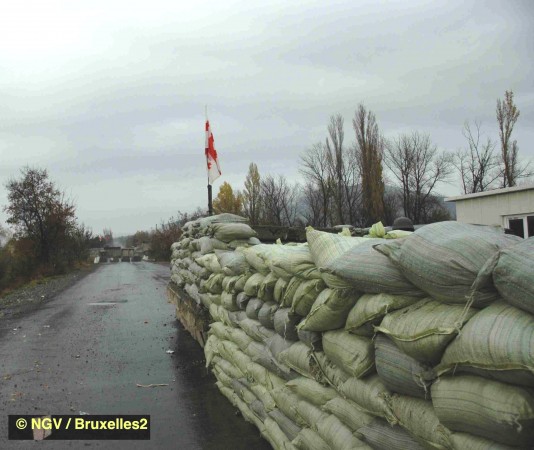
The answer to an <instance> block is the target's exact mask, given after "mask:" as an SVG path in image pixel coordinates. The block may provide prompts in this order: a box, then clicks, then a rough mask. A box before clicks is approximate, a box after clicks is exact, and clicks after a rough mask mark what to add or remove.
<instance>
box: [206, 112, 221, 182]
mask: <svg viewBox="0 0 534 450" xmlns="http://www.w3.org/2000/svg"><path fill="white" fill-rule="evenodd" d="M213 142H214V139H213V134H211V129H210V122H209V120H206V164H207V166H208V182H209V184H212V183H213V182H214V181H215V180H216V179H217V178H219V177H220V176H221V168H220V167H219V160H218V159H217V151H216V150H215V147H214V145H213Z"/></svg>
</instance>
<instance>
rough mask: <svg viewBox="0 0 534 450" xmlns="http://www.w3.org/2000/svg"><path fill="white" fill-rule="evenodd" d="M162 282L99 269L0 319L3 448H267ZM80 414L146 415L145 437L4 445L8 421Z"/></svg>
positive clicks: (150, 271)
mask: <svg viewBox="0 0 534 450" xmlns="http://www.w3.org/2000/svg"><path fill="white" fill-rule="evenodd" d="M168 278H169V269H168V267H166V266H161V265H157V264H153V263H148V262H140V263H108V264H102V265H101V266H99V267H98V269H96V270H95V271H94V272H93V273H91V274H89V275H87V276H86V277H85V278H83V279H82V280H81V281H79V282H78V283H76V284H75V285H74V286H72V287H70V288H69V289H67V290H65V291H64V292H62V293H61V294H59V295H58V296H57V297H56V298H55V299H54V300H52V301H50V302H48V303H46V304H44V305H42V306H41V307H40V308H38V309H37V310H35V311H33V312H31V313H28V314H26V315H25V316H23V317H19V318H18V319H9V320H7V319H4V320H0V408H1V412H2V416H3V417H1V418H0V448H1V449H27V448H36V447H37V445H38V446H39V448H44V449H61V448H99V449H100V448H110V449H111V448H113V449H123V448H124V449H126V448H127V449H129V450H134V449H145V448H146V449H171V448H172V449H251V448H253V449H269V448H270V446H269V445H268V444H267V442H266V441H265V440H263V439H262V438H261V437H260V435H259V432H258V431H257V429H256V428H255V427H254V426H252V425H250V424H248V423H246V422H245V421H244V420H243V418H242V417H239V416H237V415H236V411H235V408H234V407H232V406H231V404H230V403H229V402H228V401H227V400H226V398H225V397H223V396H222V395H221V394H220V393H219V391H218V390H217V388H216V386H215V384H214V382H215V379H214V378H213V377H212V376H211V375H209V374H208V373H207V371H206V369H205V368H204V357H203V352H202V349H201V348H200V347H199V346H198V344H196V342H195V341H193V339H192V338H191V337H190V336H189V334H188V333H187V332H186V331H184V330H183V329H182V328H181V326H180V325H179V324H178V323H177V321H176V319H175V317H174V306H173V305H171V304H169V303H167V300H166V297H165V288H166V284H167V282H168ZM167 350H174V352H175V353H174V354H172V355H171V354H168V353H166V351H167ZM137 384H143V385H148V384H168V386H161V387H151V388H143V387H137ZM81 413H88V414H106V415H112V414H150V416H151V439H150V441H117V440H114V441H103V440H98V441H90V440H86V441H73V440H70V441H57V440H55V441H48V440H45V441H42V442H40V443H34V442H28V441H13V440H11V441H9V440H7V436H8V432H7V423H8V414H39V415H66V414H81Z"/></svg>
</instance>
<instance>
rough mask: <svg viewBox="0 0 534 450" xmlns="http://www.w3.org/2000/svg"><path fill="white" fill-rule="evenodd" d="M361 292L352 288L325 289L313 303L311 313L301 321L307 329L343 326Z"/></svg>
mask: <svg viewBox="0 0 534 450" xmlns="http://www.w3.org/2000/svg"><path fill="white" fill-rule="evenodd" d="M359 295H360V294H359V293H357V292H354V291H351V290H341V289H325V290H324V291H322V292H321V293H320V294H319V296H318V297H317V299H316V300H315V302H314V303H313V306H312V309H311V311H310V313H309V314H308V315H307V316H306V318H305V319H304V320H303V321H302V322H301V323H300V325H299V329H302V330H306V331H328V330H336V329H338V328H341V327H342V326H343V325H344V324H345V322H346V321H347V316H348V314H349V311H350V310H351V309H352V307H353V306H354V304H355V303H356V301H357V300H358V297H359Z"/></svg>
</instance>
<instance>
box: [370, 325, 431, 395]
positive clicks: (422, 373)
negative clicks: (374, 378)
mask: <svg viewBox="0 0 534 450" xmlns="http://www.w3.org/2000/svg"><path fill="white" fill-rule="evenodd" d="M375 364H376V371H377V372H378V376H379V377H380V379H381V380H382V381H383V383H384V384H385V385H386V386H387V388H388V389H390V390H391V391H392V392H397V393H399V394H404V395H410V396H412V397H418V398H423V399H429V398H430V386H431V384H432V381H433V380H434V379H435V378H436V374H435V372H434V371H433V370H432V368H431V367H430V366H425V365H423V364H421V363H420V362H418V361H417V360H416V359H414V358H412V357H411V356H408V355H407V354H405V353H404V352H403V351H402V350H400V349H399V348H398V347H397V346H396V345H395V344H394V343H393V342H392V341H391V340H390V339H388V338H386V337H385V336H382V335H378V336H377V337H376V339H375Z"/></svg>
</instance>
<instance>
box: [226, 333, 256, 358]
mask: <svg viewBox="0 0 534 450" xmlns="http://www.w3.org/2000/svg"><path fill="white" fill-rule="evenodd" d="M227 335H228V338H227V339H228V340H229V341H232V342H233V343H234V344H236V345H237V346H238V347H239V349H240V350H241V351H242V352H245V349H246V348H247V347H248V346H249V344H250V343H251V342H253V339H252V338H251V337H250V336H249V335H248V334H247V333H245V332H244V331H243V330H241V329H239V328H227ZM245 353H246V352H245Z"/></svg>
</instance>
